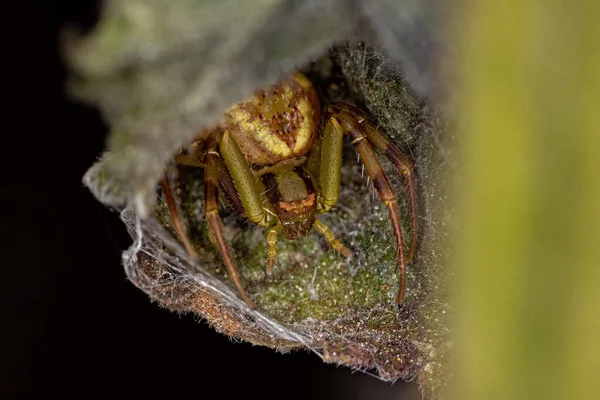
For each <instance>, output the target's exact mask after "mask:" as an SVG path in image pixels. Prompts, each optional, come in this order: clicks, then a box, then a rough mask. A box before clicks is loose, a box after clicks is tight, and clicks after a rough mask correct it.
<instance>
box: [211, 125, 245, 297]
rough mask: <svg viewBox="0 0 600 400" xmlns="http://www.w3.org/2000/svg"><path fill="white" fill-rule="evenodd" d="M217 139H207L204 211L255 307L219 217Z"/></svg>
mask: <svg viewBox="0 0 600 400" xmlns="http://www.w3.org/2000/svg"><path fill="white" fill-rule="evenodd" d="M216 139H217V138H216V137H215V135H212V136H211V137H209V139H208V140H207V142H208V143H207V146H206V157H205V164H206V168H205V169H204V196H205V204H204V211H205V214H206V220H207V221H208V225H209V227H210V229H211V230H212V232H213V235H214V238H215V241H216V243H217V248H218V250H219V253H221V257H222V258H223V263H224V264H225V268H227V272H228V273H229V276H230V277H231V279H232V280H233V282H234V283H235V286H236V287H237V288H238V291H239V292H240V294H241V296H242V298H243V299H244V301H245V302H246V304H247V305H248V308H250V309H253V308H254V305H253V304H252V301H251V300H250V298H249V297H248V294H247V293H246V290H245V289H244V287H243V286H242V282H241V281H240V277H239V274H238V269H237V267H236V265H235V263H234V262H233V259H232V257H231V254H230V251H229V249H228V247H227V243H226V242H225V236H224V235H223V223H222V221H221V218H220V217H219V201H218V195H219V189H218V185H219V167H218V158H219V153H217V146H218V142H217V140H216Z"/></svg>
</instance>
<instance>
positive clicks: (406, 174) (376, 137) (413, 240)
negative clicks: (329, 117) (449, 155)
mask: <svg viewBox="0 0 600 400" xmlns="http://www.w3.org/2000/svg"><path fill="white" fill-rule="evenodd" d="M330 108H331V110H333V111H335V112H345V113H347V114H349V115H351V116H352V118H354V119H355V120H356V121H357V122H358V123H359V124H360V126H361V127H362V130H363V131H364V134H365V136H366V138H367V139H369V141H370V142H371V143H373V145H374V146H375V147H377V149H378V150H379V151H380V152H381V153H382V154H383V155H384V156H386V157H387V158H388V159H389V160H390V161H391V162H392V163H393V164H394V165H395V166H396V168H397V169H398V172H400V174H401V175H402V177H403V178H404V182H405V185H406V193H407V196H408V207H409V213H410V246H409V249H408V255H407V256H406V263H407V264H411V263H412V260H413V257H414V253H415V249H416V246H417V233H418V218H417V191H416V186H415V174H414V169H413V166H412V164H411V162H410V161H408V159H407V158H406V157H405V156H404V155H403V154H402V153H401V152H400V150H399V149H398V148H397V147H396V146H394V144H393V143H392V142H390V141H389V140H388V139H387V138H386V137H385V136H383V135H382V134H381V133H380V132H379V131H378V130H377V129H375V127H374V126H373V125H371V124H370V123H369V122H368V121H367V120H366V119H365V118H364V117H363V116H362V115H361V113H360V111H359V110H358V109H356V108H355V107H353V106H351V105H349V104H345V103H335V104H332V105H331V106H330Z"/></svg>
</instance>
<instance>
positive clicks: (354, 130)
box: [328, 112, 406, 303]
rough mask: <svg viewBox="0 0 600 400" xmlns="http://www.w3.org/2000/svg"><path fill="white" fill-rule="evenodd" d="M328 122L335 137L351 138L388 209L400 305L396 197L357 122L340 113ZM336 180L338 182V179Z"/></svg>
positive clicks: (403, 269)
mask: <svg viewBox="0 0 600 400" xmlns="http://www.w3.org/2000/svg"><path fill="white" fill-rule="evenodd" d="M330 121H332V123H331V126H332V128H333V130H335V131H337V133H336V135H340V134H342V133H346V134H348V135H349V136H350V137H351V138H352V143H353V144H354V146H355V147H356V150H357V151H358V154H359V155H360V160H361V162H362V163H363V165H364V166H365V169H366V170H367V174H368V176H369V177H370V178H371V180H372V181H373V186H374V187H375V189H376V190H377V193H379V197H380V198H381V200H382V201H383V204H385V206H386V207H387V209H388V215H389V218H390V221H391V223H392V229H393V231H394V236H395V238H396V258H397V260H398V272H399V275H400V283H399V288H398V297H397V302H398V303H401V302H402V300H403V299H404V290H405V280H406V277H405V273H406V264H405V260H404V242H403V240H402V229H401V227H400V217H399V210H398V203H397V201H396V196H395V195H394V192H393V191H392V188H391V186H390V184H389V182H388V180H387V177H386V176H385V173H384V172H383V169H382V168H381V165H380V164H379V161H377V157H376V156H375V152H374V151H373V147H371V145H370V143H369V140H368V139H367V137H366V136H365V135H366V134H365V133H364V131H363V129H362V126H361V125H360V123H359V122H358V120H356V119H355V118H354V117H353V116H352V115H350V114H348V113H344V112H340V113H334V114H332V115H330ZM328 125H329V123H328ZM339 151H340V152H341V149H340V150H339ZM338 173H339V172H338ZM337 179H338V182H339V178H337Z"/></svg>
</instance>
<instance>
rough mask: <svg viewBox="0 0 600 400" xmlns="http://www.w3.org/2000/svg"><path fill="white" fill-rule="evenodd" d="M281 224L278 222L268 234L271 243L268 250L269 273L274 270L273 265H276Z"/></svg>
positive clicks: (268, 242) (268, 240) (268, 241)
mask: <svg viewBox="0 0 600 400" xmlns="http://www.w3.org/2000/svg"><path fill="white" fill-rule="evenodd" d="M281 229H282V227H281V225H279V224H277V225H275V226H274V227H272V228H271V229H269V233H268V234H267V244H268V245H269V250H268V251H267V273H269V274H270V273H271V272H272V271H273V267H274V266H275V258H276V257H277V234H278V233H279V232H281Z"/></svg>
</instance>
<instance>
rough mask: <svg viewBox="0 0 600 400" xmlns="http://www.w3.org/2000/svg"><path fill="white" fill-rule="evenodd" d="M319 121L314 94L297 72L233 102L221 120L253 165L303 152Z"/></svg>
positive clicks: (278, 160)
mask: <svg viewBox="0 0 600 400" xmlns="http://www.w3.org/2000/svg"><path fill="white" fill-rule="evenodd" d="M319 123H320V106H319V100H318V97H317V94H316V92H315V89H314V88H313V86H312V84H311V83H310V81H309V80H308V79H306V77H304V76H303V75H301V74H294V75H293V76H292V77H291V78H289V79H287V80H284V81H282V82H280V83H278V84H277V85H275V86H272V87H271V88H269V89H265V90H261V91H259V92H258V93H257V94H256V95H254V96H253V97H251V98H249V99H246V100H244V101H241V102H239V103H236V104H234V105H233V106H231V107H230V108H229V109H228V110H227V111H226V113H225V118H224V120H223V122H222V124H223V128H225V129H229V131H230V132H231V135H232V136H233V138H234V140H235V141H236V143H237V144H238V146H239V147H240V149H241V150H242V153H243V154H244V157H245V158H246V159H247V160H248V162H249V163H250V164H253V165H255V166H265V165H273V164H276V163H278V162H280V161H282V160H285V159H288V158H292V157H300V156H304V155H305V154H307V153H308V152H309V151H310V149H311V147H312V144H313V141H314V139H315V137H316V135H317V132H318V127H319Z"/></svg>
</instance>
